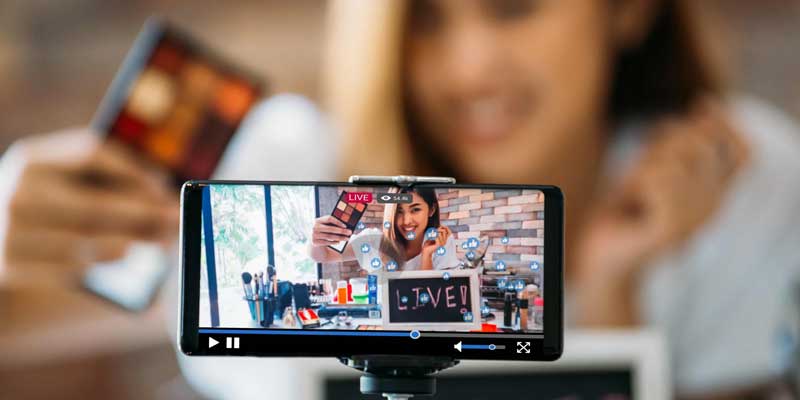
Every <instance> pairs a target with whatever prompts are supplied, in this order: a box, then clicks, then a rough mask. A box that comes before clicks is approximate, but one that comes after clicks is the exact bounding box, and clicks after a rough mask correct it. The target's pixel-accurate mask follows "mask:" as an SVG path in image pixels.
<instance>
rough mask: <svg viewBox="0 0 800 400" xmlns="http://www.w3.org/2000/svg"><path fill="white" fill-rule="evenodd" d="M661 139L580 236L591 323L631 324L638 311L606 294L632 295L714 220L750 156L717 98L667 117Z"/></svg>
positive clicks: (581, 279) (583, 294)
mask: <svg viewBox="0 0 800 400" xmlns="http://www.w3.org/2000/svg"><path fill="white" fill-rule="evenodd" d="M653 137H654V140H653V142H652V143H651V145H650V146H649V147H648V148H647V150H646V151H645V153H644V155H643V157H642V158H641V159H640V161H639V163H638V165H636V167H635V168H634V169H633V170H632V171H631V173H630V174H629V175H628V176H627V178H626V179H625V180H624V181H623V184H622V187H621V188H620V189H618V190H616V191H612V192H610V194H611V195H610V196H609V198H608V199H606V201H605V203H603V204H602V205H600V206H599V207H597V209H596V210H594V214H593V217H592V218H591V219H590V222H589V223H588V224H587V226H586V228H585V229H584V232H583V235H582V240H580V241H579V246H578V249H577V271H576V274H575V280H576V281H577V285H576V289H578V293H577V295H578V296H579V297H580V298H581V299H583V300H581V301H580V302H581V303H583V304H585V305H586V307H587V309H586V310H584V311H585V316H586V317H589V318H588V319H587V320H585V321H584V322H588V323H597V324H604V325H605V324H612V325H613V324H629V323H631V322H632V321H633V314H635V312H634V310H627V311H625V310H619V309H617V310H605V311H602V310H600V309H602V306H601V305H600V304H602V303H603V298H605V299H608V300H612V301H613V299H614V298H618V297H615V296H619V295H621V294H625V295H626V296H632V293H631V292H633V291H634V290H635V288H636V287H638V275H639V272H640V271H641V267H642V266H644V265H646V264H647V262H649V261H651V260H653V259H654V258H655V257H657V256H659V255H660V254H662V253H664V252H665V251H667V250H669V249H671V248H674V247H677V246H680V245H681V244H683V243H684V242H685V241H686V240H688V239H689V238H690V237H691V235H692V234H693V233H695V232H696V231H697V230H698V229H699V228H700V227H701V226H702V225H703V224H704V223H705V222H706V221H708V219H709V218H710V217H711V216H712V215H713V214H714V212H715V211H716V210H717V209H718V208H719V205H720V203H721V201H722V200H723V197H724V195H725V193H726V190H727V188H728V187H729V185H730V183H731V178H732V177H733V176H734V175H735V173H736V172H737V171H738V170H739V169H740V168H741V167H742V165H743V164H744V163H745V162H746V159H747V145H746V143H745V142H744V141H743V140H742V139H741V138H740V136H739V135H738V134H736V132H735V130H734V129H733V127H732V126H731V125H730V124H729V123H728V122H727V121H726V118H725V115H724V114H723V112H722V111H721V110H720V109H719V108H718V107H717V106H716V105H715V104H714V103H711V102H704V103H703V104H702V105H699V106H697V107H695V108H694V109H693V110H692V112H691V113H690V114H689V115H687V116H686V117H684V118H680V119H678V118H669V119H667V120H665V121H664V122H662V123H661V124H659V125H658V126H657V127H656V129H655V132H654V136H653ZM628 300H630V299H628ZM624 303H627V306H628V307H629V306H630V305H631V304H632V303H633V302H632V301H624ZM614 307H617V308H625V307H626V306H625V305H621V304H617V305H615V306H614ZM598 310H600V311H598ZM620 311H622V312H620ZM614 314H618V315H616V316H615V315H614Z"/></svg>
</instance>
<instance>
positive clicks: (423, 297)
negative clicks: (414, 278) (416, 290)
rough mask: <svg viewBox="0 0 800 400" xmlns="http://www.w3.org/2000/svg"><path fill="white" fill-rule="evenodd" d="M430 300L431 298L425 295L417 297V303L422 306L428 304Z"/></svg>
mask: <svg viewBox="0 0 800 400" xmlns="http://www.w3.org/2000/svg"><path fill="white" fill-rule="evenodd" d="M430 300H431V297H430V296H428V294H427V293H423V294H421V295H419V302H420V303H422V304H425V303H427V302H429V301H430Z"/></svg>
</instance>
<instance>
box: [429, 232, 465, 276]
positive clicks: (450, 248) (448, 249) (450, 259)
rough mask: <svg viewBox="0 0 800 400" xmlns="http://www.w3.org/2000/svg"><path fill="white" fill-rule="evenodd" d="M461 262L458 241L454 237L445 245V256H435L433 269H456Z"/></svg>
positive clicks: (449, 238)
mask: <svg viewBox="0 0 800 400" xmlns="http://www.w3.org/2000/svg"><path fill="white" fill-rule="evenodd" d="M460 262H461V261H460V260H459V259H458V254H457V253H456V241H455V240H454V239H453V236H450V237H448V238H447V243H445V244H444V255H443V256H440V255H436V254H435V253H434V255H433V269H455V268H458V265H459V263H460Z"/></svg>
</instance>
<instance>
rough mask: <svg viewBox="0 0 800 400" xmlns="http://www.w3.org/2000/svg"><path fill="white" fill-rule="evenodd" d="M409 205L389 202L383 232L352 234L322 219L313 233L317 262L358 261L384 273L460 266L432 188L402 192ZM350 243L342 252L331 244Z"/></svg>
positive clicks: (334, 221) (330, 219)
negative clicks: (409, 198)
mask: <svg viewBox="0 0 800 400" xmlns="http://www.w3.org/2000/svg"><path fill="white" fill-rule="evenodd" d="M399 192H400V193H409V194H411V196H412V197H411V202H409V203H397V204H393V203H388V204H386V206H385V208H384V213H383V215H384V216H383V226H382V229H378V228H367V229H364V230H363V231H361V232H359V233H357V234H355V235H353V236H349V235H350V231H349V230H347V229H346V228H345V225H344V224H343V223H341V222H340V221H338V220H337V219H335V218H333V217H331V216H324V217H320V218H318V219H317V220H316V221H315V223H314V230H313V232H312V235H311V257H312V258H313V259H314V260H316V261H317V262H342V261H350V260H358V263H359V265H360V266H361V268H363V269H365V270H367V271H370V272H371V273H375V272H379V271H382V270H383V271H389V272H392V271H398V270H404V271H410V270H433V269H452V268H456V267H458V264H459V260H458V258H457V257H456V248H455V242H454V240H453V234H452V232H451V231H450V229H449V228H447V227H446V226H443V225H441V222H440V220H439V202H438V200H437V199H436V192H435V191H434V189H431V188H409V189H401V190H399ZM343 240H349V241H348V243H347V247H345V249H344V251H343V252H342V253H339V252H337V251H335V250H333V249H331V248H330V247H328V246H329V245H332V244H335V243H338V242H341V241H343Z"/></svg>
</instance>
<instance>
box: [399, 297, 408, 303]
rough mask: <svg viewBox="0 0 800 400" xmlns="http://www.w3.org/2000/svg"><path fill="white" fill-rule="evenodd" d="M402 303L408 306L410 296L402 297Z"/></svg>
mask: <svg viewBox="0 0 800 400" xmlns="http://www.w3.org/2000/svg"><path fill="white" fill-rule="evenodd" d="M400 302H401V303H403V304H406V303H408V296H403V297H401V298H400Z"/></svg>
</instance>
